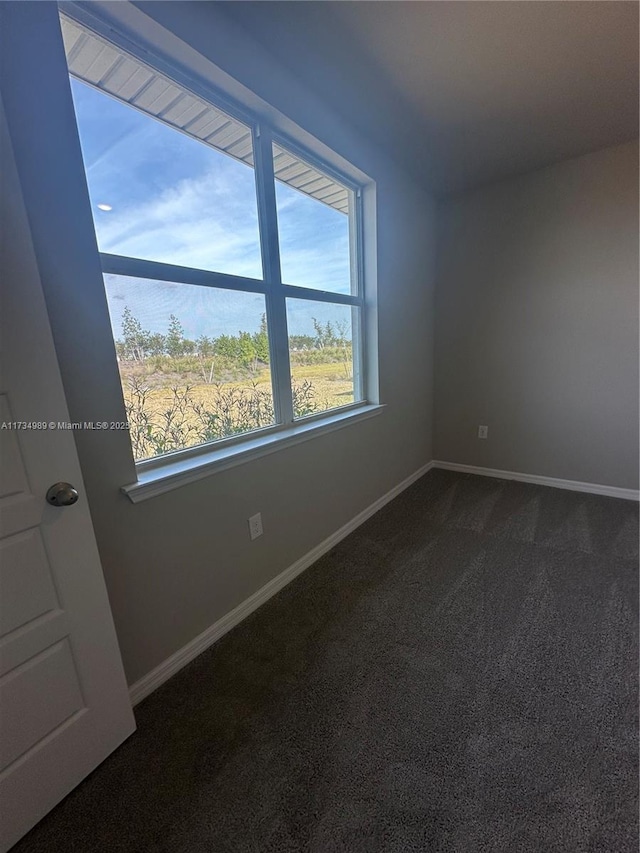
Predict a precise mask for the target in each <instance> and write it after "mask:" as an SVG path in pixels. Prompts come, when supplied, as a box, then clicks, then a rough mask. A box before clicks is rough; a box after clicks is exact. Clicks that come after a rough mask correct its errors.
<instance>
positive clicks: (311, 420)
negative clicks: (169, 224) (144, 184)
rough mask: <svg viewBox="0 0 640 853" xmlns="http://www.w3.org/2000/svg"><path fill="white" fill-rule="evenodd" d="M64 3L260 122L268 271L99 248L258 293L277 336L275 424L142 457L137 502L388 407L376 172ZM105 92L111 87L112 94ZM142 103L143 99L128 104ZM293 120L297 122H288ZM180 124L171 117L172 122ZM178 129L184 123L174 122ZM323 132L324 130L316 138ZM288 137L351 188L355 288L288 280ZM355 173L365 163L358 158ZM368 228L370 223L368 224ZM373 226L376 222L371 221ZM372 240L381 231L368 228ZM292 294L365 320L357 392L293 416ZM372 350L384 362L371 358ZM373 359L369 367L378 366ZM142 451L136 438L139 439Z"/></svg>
mask: <svg viewBox="0 0 640 853" xmlns="http://www.w3.org/2000/svg"><path fill="white" fill-rule="evenodd" d="M61 11H62V13H63V14H65V15H66V16H67V17H69V18H71V19H73V20H76V21H77V22H78V23H79V24H81V25H83V26H85V27H87V28H89V29H91V30H93V31H94V32H95V33H96V34H97V35H99V36H100V37H102V38H103V39H105V40H106V41H108V42H111V43H112V44H114V45H115V46H117V47H119V48H121V49H123V50H125V51H126V52H127V53H129V54H131V55H132V56H134V57H136V58H137V59H139V60H140V61H141V62H143V63H145V64H146V65H149V66H150V67H152V68H154V69H156V70H157V71H159V72H160V73H162V74H164V75H166V76H167V77H169V78H170V79H172V80H173V81H175V83H176V84H178V85H179V86H181V87H183V88H184V89H185V90H187V91H190V92H192V93H193V94H195V95H197V96H199V97H200V98H202V99H203V100H205V101H207V102H209V103H210V104H211V105H212V106H214V107H218V108H219V109H220V110H222V111H224V112H225V113H227V114H229V115H230V116H231V117H233V118H237V119H238V120H239V121H241V122H243V123H244V124H245V125H247V127H249V128H250V129H251V134H252V142H253V152H254V177H255V185H256V195H257V205H258V224H259V235H260V251H261V258H262V270H263V277H262V279H252V278H244V277H241V276H236V275H232V274H228V273H220V272H213V271H208V270H203V269H199V268H190V267H183V266H177V265H173V264H166V263H161V262H158V261H151V260H145V259H139V258H130V257H125V256H120V255H114V254H109V253H104V252H100V260H101V265H102V272H103V274H114V275H122V276H131V277H136V278H142V279H151V280H160V281H168V282H172V283H175V284H180V285H181V284H184V285H185V286H190V285H197V286H205V287H215V288H219V289H225V290H232V291H236V292H245V293H257V294H261V295H263V296H264V298H265V313H266V319H267V331H268V338H269V352H270V370H271V376H272V389H273V402H274V413H275V421H276V422H275V423H274V424H273V425H271V426H268V427H263V428H260V429H256V430H252V431H250V432H247V433H243V434H241V435H235V436H230V437H227V438H221V439H217V440H215V441H211V442H207V443H204V444H200V445H196V446H193V447H188V448H184V449H181V450H175V451H170V452H169V453H166V454H162V455H161V456H156V457H153V458H151V459H146V460H142V461H139V462H138V461H135V459H134V464H135V469H136V475H137V481H136V482H135V483H132V484H130V485H127V486H123V487H122V491H123V492H124V493H125V494H127V495H128V497H129V498H130V499H131V500H132V502H134V503H137V502H138V501H140V500H144V499H146V498H148V497H153V496H154V495H156V494H161V493H163V492H166V491H168V490H171V489H173V488H177V487H179V486H182V485H184V484H185V483H187V482H192V481H194V480H198V479H201V478H202V477H205V476H209V475H210V474H211V473H213V472H214V471H217V470H223V469H226V468H230V467H233V466H235V465H238V464H241V463H244V462H247V461H250V460H251V459H255V458H258V457H260V456H264V455H266V454H268V453H272V452H275V451H278V450H281V449H283V448H284V447H287V446H290V445H293V444H297V443H299V442H301V441H306V440H308V439H310V438H313V437H315V436H317V435H319V434H322V433H324V432H329V431H333V430H335V429H339V428H342V427H344V426H346V425H348V424H351V423H354V422H357V421H360V420H363V419H366V418H369V417H372V416H374V415H376V414H378V413H379V412H380V411H381V410H382V409H383V408H384V407H383V406H382V405H380V403H379V401H378V399H377V387H376V385H375V384H374V379H373V378H372V376H371V374H372V373H375V375H376V377H377V347H376V346H375V343H374V342H372V341H371V340H368V337H369V336H368V334H367V327H368V325H370V324H368V323H367V314H368V313H369V312H375V292H374V291H373V288H370V287H368V286H366V285H365V266H364V257H365V256H364V244H365V233H364V215H363V195H364V193H365V192H368V193H369V194H370V195H372V194H373V192H374V184H373V182H372V181H370V180H369V181H366V182H365V181H363V180H362V178H361V177H360V176H361V174H362V173H360V176H359V177H354V175H350V174H348V172H347V170H344V169H337V168H335V166H334V165H333V164H331V163H330V162H327V160H325V159H324V158H322V157H318V156H316V155H315V154H314V153H312V152H311V151H310V150H309V148H308V146H305V144H304V140H303V141H299V140H298V139H296V138H294V137H293V135H292V134H291V133H290V132H289V133H285V132H283V131H282V130H281V129H279V128H276V127H274V125H273V124H272V123H270V122H268V121H266V120H265V119H264V117H261V116H259V115H258V114H257V113H256V112H255V111H254V110H251V109H250V108H248V107H246V106H243V105H241V104H239V103H238V102H237V100H235V99H232V98H231V97H230V96H229V95H228V94H227V93H225V92H223V91H221V90H220V89H219V88H218V87H214V86H212V85H207V84H204V85H203V83H202V82H201V81H200V80H198V79H194V78H193V77H191V75H189V74H188V73H187V74H186V73H185V71H184V70H183V69H182V68H180V67H178V66H177V65H176V64H175V63H173V62H171V61H170V60H169V61H167V60H165V59H164V58H163V57H162V55H161V54H160V53H156V52H155V51H154V52H153V53H151V52H150V51H149V49H148V47H141V46H139V45H137V44H136V42H135V41H133V40H132V39H131V38H130V37H129V35H128V34H127V35H124V34H123V33H120V32H118V30H117V29H114V28H113V26H112V25H111V23H107V22H105V21H102V20H101V19H100V18H99V17H97V16H96V15H95V14H91V13H87V12H86V11H85V9H84V8H82V7H77V6H75V4H68V3H64V4H61ZM105 97H109V95H107V94H105ZM129 106H131V108H132V109H136V107H135V106H134V105H131V104H130V105H129ZM288 124H289V125H290V124H291V123H290V122H288ZM169 126H170V127H172V126H171V125H169ZM172 129H173V130H175V131H176V133H179V132H180V130H179V128H175V127H172ZM300 136H302V137H306V139H307V140H308V139H309V134H307V133H306V132H304V131H301V133H300ZM314 141H315V140H314ZM274 144H276V145H279V146H281V147H283V148H284V149H286V150H287V152H289V153H291V154H293V155H294V156H297V157H299V158H300V159H301V160H303V161H304V162H306V163H308V164H309V165H310V166H311V167H313V168H316V169H318V170H319V171H320V172H322V173H323V174H325V175H326V176H327V177H329V178H332V179H334V180H336V181H337V182H338V183H339V184H341V185H342V186H344V187H345V188H346V189H348V190H350V191H351V194H350V199H352V200H353V207H352V209H350V210H349V213H348V216H349V244H350V245H349V251H350V259H351V265H352V268H351V282H352V288H353V289H354V291H355V292H352V293H351V294H339V293H332V292H330V291H322V290H316V289H314V288H308V287H303V286H297V285H288V284H285V283H284V282H283V281H282V275H281V267H280V250H279V239H278V217H277V207H276V193H275V177H274V170H273V145H274ZM353 171H354V173H355V172H357V171H359V170H356V169H355V168H354V169H353ZM369 230H370V229H369V228H367V232H369ZM371 230H372V229H371ZM367 238H368V239H371V240H373V239H374V235H373V234H369V233H367ZM287 298H294V299H301V300H308V301H312V302H325V303H329V304H334V305H345V306H351V307H355V308H357V309H358V312H357V316H358V318H359V322H358V323H357V324H356V323H354V324H352V353H353V378H354V397H355V398H356V400H355V402H353V403H350V404H347V405H345V406H340V407H336V408H333V409H330V410H325V411H323V412H314V413H313V414H311V415H307V416H305V417H301V418H294V415H293V400H292V385H291V366H290V360H289V336H288V331H287V315H286V300H287ZM372 360H374V361H375V364H371V362H372ZM371 367H372V368H373V370H370V369H369V368H371ZM131 453H132V456H133V448H131Z"/></svg>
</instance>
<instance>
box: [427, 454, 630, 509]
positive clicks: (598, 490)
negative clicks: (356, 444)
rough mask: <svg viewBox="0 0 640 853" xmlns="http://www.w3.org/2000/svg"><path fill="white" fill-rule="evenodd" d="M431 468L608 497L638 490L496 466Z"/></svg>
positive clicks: (627, 496) (453, 464)
mask: <svg viewBox="0 0 640 853" xmlns="http://www.w3.org/2000/svg"><path fill="white" fill-rule="evenodd" d="M432 467H433V468H444V469H445V470H446V471H461V472H462V473H464V474H478V475H480V476H481V477H496V478H498V479H499V480H518V481H519V482H521V483H536V484H537V485H539V486H551V487H552V488H554V489H568V490H569V491H571V492H588V493H589V494H592V495H606V496H607V497H610V498H624V499H625V500H628V501H637V500H638V499H639V498H640V492H638V491H636V490H635V489H621V488H619V487H618V486H601V485H600V484H598V483H581V482H580V481H578V480H559V479H557V478H556V477H541V476H540V475H538V474H520V473H519V472H517V471H499V470H498V469H497V468H478V467H476V466H475V465H460V464H458V463H457V462H442V461H440V460H435V461H434V462H433V464H432Z"/></svg>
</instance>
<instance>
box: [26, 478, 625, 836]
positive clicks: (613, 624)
mask: <svg viewBox="0 0 640 853" xmlns="http://www.w3.org/2000/svg"><path fill="white" fill-rule="evenodd" d="M637 568H638V507H637V505H636V504H633V503H631V502H627V501H621V500H615V499H612V498H601V497H596V496H593V495H584V494H577V493H574V492H566V491H560V490H557V489H548V488H543V487H538V486H531V485H525V484H519V483H509V482H504V481H499V480H492V479H488V478H482V477H473V476H468V475H461V474H454V473H450V472H445V471H431V472H430V473H429V474H427V475H426V476H425V477H423V478H422V479H421V480H420V481H419V482H417V483H416V484H415V485H414V486H412V487H411V488H410V489H409V490H407V491H406V492H404V493H403V494H402V495H401V496H400V497H399V498H398V499H397V500H395V501H394V502H393V503H391V504H389V505H388V506H387V507H385V508H384V509H383V510H382V511H381V512H379V513H378V514H377V515H375V516H374V517H373V518H371V519H370V520H369V521H368V522H367V523H366V524H365V525H363V526H362V527H361V528H359V529H358V530H357V531H356V532H355V533H354V534H352V535H351V536H350V537H349V538H348V539H346V540H344V541H343V542H342V543H341V544H340V545H338V546H337V547H336V548H334V549H333V551H331V552H330V553H329V554H327V555H326V556H325V557H323V558H322V559H321V560H320V561H319V562H318V563H316V564H315V565H314V566H313V567H312V568H311V569H309V570H308V571H307V572H305V574H303V575H302V576H301V577H300V578H298V579H297V580H296V581H295V582H294V583H293V584H291V585H290V586H289V587H287V588H286V589H285V590H283V591H282V592H281V593H280V594H279V595H278V596H277V597H276V598H274V599H272V600H271V601H270V602H269V603H268V604H266V605H265V606H264V607H263V608H262V609H261V610H259V611H257V612H256V613H255V614H253V615H252V616H251V617H250V618H249V619H248V620H246V621H245V622H244V623H243V624H242V625H240V626H239V627H238V628H236V629H235V630H234V631H233V632H231V633H230V634H228V635H227V636H226V637H224V638H223V639H222V640H221V641H220V642H219V643H218V644H217V645H216V646H215V647H214V648H212V649H211V650H209V651H208V652H206V653H205V654H203V655H201V656H200V657H199V658H198V659H197V660H196V661H194V662H193V663H192V664H191V665H190V666H189V667H187V668H186V669H185V670H183V671H182V672H181V673H180V674H178V675H177V676H176V677H175V678H173V679H172V680H171V681H170V682H169V683H168V684H166V685H165V686H164V687H163V688H161V689H160V690H158V691H157V692H156V693H155V694H153V695H152V696H151V697H150V698H149V699H147V700H146V701H145V702H144V703H143V704H142V705H140V706H139V707H138V708H137V709H136V716H137V719H138V726H139V729H138V732H137V733H136V734H135V735H134V736H133V737H132V738H131V739H130V740H129V741H128V742H127V743H126V744H124V745H123V746H122V747H121V748H120V749H119V750H117V752H116V753H115V754H114V755H113V756H111V758H109V759H108V760H107V761H106V762H105V763H104V764H103V765H102V766H101V767H100V768H99V769H98V770H97V771H96V772H95V773H93V774H92V776H90V777H89V779H87V780H86V781H85V782H84V783H83V784H82V785H81V786H80V787H79V788H77V789H76V790H75V791H74V792H73V793H72V794H71V795H70V796H69V797H68V798H67V799H66V800H65V801H64V802H63V803H62V804H61V805H60V806H59V807H58V808H57V809H56V810H55V811H54V812H53V813H52V814H51V815H50V816H48V817H47V818H46V819H45V820H44V821H43V822H42V823H41V824H40V825H39V826H38V827H36V829H34V830H33V831H32V832H31V833H30V834H29V835H28V836H27V837H26V838H25V839H23V841H22V842H21V843H20V844H19V845H18V846H17V847H16V848H14V850H15V853H27V851H30V852H31V853H41V852H42V853H55V852H56V851H64V853H67V851H81V853H102V852H103V851H104V853H117V851H127V853H129V851H140V853H143V851H144V853H160V851H167V852H168V851H171V853H227V851H229V853H232V851H233V853H245V851H247V853H267V851H269V853H288V851H292V853H293V851H314V853H333V851H347V853H377V851H385V853H410V851H418V850H419V851H429V853H445V851H446V853H484V852H485V851H486V853H501V851H505V853H507V852H508V853H525V851H526V852H527V853H528V851H532V853H533V851H535V853H554V851H565V853H568V851H570V853H583V851H584V853H587V851H589V852H590V851H606V852H607V853H626V851H634V853H635V851H636V850H637V793H638V784H637V778H638V753H637V746H638V744H637V735H636V733H637V718H636V711H637V701H636V697H637V692H636V673H637V626H636V615H637V603H638V598H637V589H636V582H637Z"/></svg>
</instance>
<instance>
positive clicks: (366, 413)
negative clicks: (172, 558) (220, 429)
mask: <svg viewBox="0 0 640 853" xmlns="http://www.w3.org/2000/svg"><path fill="white" fill-rule="evenodd" d="M383 409H384V405H378V404H368V405H364V406H361V407H360V408H358V409H355V410H353V409H352V410H349V411H348V412H339V413H336V414H333V415H332V414H329V415H327V417H326V418H322V419H321V420H313V421H309V422H306V423H298V424H294V425H293V426H291V427H288V428H287V429H283V430H280V431H278V432H274V433H271V434H270V435H266V436H264V435H262V436H259V437H256V438H253V439H252V438H247V440H246V441H243V442H242V443H241V444H233V445H227V446H226V447H217V448H215V449H208V448H205V449H203V452H202V453H199V454H197V455H196V456H190V457H188V458H183V459H180V460H179V461H170V460H167V461H166V463H164V464H163V463H162V462H160V463H159V464H158V466H157V467H153V468H147V469H146V470H144V471H139V472H138V480H137V482H135V483H131V484H130V485H128V486H122V489H121V491H122V492H124V494H125V495H126V496H127V497H128V498H129V500H130V501H131V502H132V503H140V501H145V500H147V499H148V498H153V497H155V496H156V495H161V494H164V492H170V491H171V490H172V489H178V488H180V487H181V486H185V485H186V484H187V483H193V482H195V481H196V480H201V479H202V478H203V477H208V476H210V475H211V474H214V473H216V472H217V471H224V470H226V469H227V468H234V467H235V466H236V465H243V464H244V463H246V462H251V461H252V460H253V459H259V458H260V457H262V456H267V455H268V454H269V453H276V452H277V451H279V450H284V449H285V448H286V447H291V446H293V445H294V444H300V443H301V442H303V441H308V440H309V439H310V438H316V436H319V435H323V434H324V433H327V432H333V431H334V430H336V429H341V428H342V427H345V426H348V425H350V424H354V423H358V422H359V421H364V420H367V419H368V418H372V417H374V415H378V414H380V413H381V412H382V410H383Z"/></svg>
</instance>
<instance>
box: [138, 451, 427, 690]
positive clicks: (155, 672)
mask: <svg viewBox="0 0 640 853" xmlns="http://www.w3.org/2000/svg"><path fill="white" fill-rule="evenodd" d="M433 465H434V463H433V462H428V463H427V464H426V465H423V466H422V468H419V469H418V470H417V471H414V473H413V474H411V475H410V476H409V477H407V478H406V480H403V481H402V482H401V483H398V485H397V486H395V487H394V488H393V489H391V491H389V492H387V493H386V494H385V495H383V496H382V497H381V498H378V500H377V501H374V503H372V504H371V505H370V506H368V507H367V508H366V509H365V510H363V511H362V512H361V513H359V514H358V515H356V517H355V518H352V519H351V521H349V522H347V524H345V525H344V527H341V528H340V529H339V530H337V531H336V532H335V533H333V534H332V535H331V536H329V537H327V539H325V540H324V542H321V543H320V544H319V545H317V546H316V547H315V548H313V549H312V550H311V551H309V552H308V553H307V554H305V555H304V557H301V558H300V559H299V560H297V561H296V562H295V563H294V564H293V565H291V566H289V568H288V569H285V570H284V571H283V572H281V573H280V574H279V575H278V576H277V577H275V578H273V580H270V581H269V583H267V584H265V585H264V586H263V587H262V588H261V589H259V590H258V591H257V592H254V594H253V595H251V596H249V598H247V599H246V600H245V601H243V602H242V604H239V605H238V606H237V607H235V608H234V609H233V610H231V611H230V612H229V613H227V614H226V615H225V616H223V617H222V618H221V619H218V621H217V622H214V624H213V625H211V626H210V627H209V628H207V629H206V631H203V632H202V634H199V635H198V636H197V637H196V638H195V639H193V640H191V642H190V643H187V645H186V646H183V647H182V648H181V649H179V650H178V651H177V652H175V654H173V655H171V657H169V658H167V659H166V660H165V661H163V662H162V663H161V664H159V665H158V666H157V667H155V669H152V670H151V672H149V673H148V674H147V675H145V676H143V677H142V678H141V679H140V680H139V681H136V682H135V684H132V685H131V687H130V688H129V695H130V697H131V703H132V704H133V705H137V703H138V702H141V701H142V700H143V699H144V698H145V697H146V696H148V695H149V694H150V693H153V691H154V690H156V689H157V688H158V687H160V685H161V684H164V682H165V681H167V680H168V679H169V678H171V676H172V675H175V674H176V673H177V672H178V671H179V670H181V669H182V667H183V666H186V665H187V664H188V663H190V662H191V661H192V660H193V659H194V658H196V657H197V656H198V655H199V654H201V653H202V652H204V651H205V649H208V648H209V646H211V645H213V643H215V642H216V640H219V639H220V637H222V636H224V634H226V633H227V631H230V630H231V629H232V628H234V627H235V626H236V625H238V624H239V623H240V622H242V620H243V619H246V618H247V616H248V615H249V614H250V613H253V611H254V610H257V609H258V607H260V605H261V604H264V603H265V601H268V600H269V599H270V598H271V596H273V595H275V594H276V593H277V592H279V591H280V590H281V589H282V588H283V587H285V586H286V585H287V584H288V583H290V582H291V581H292V580H293V579H294V578H295V577H297V576H298V575H299V574H301V573H302V572H303V571H304V570H305V569H308V568H309V566H311V565H312V564H313V563H315V562H316V560H318V559H319V558H320V557H322V555H323V554H326V552H327V551H329V550H330V549H331V548H333V546H334V545H337V544H338V542H340V541H341V540H342V539H344V538H345V537H346V536H348V535H349V534H350V533H352V532H353V531H354V530H355V529H356V528H357V527H359V526H360V525H361V524H363V523H364V522H365V521H366V520H367V519H368V518H370V517H371V516H372V515H373V514H374V513H376V512H378V510H379V509H382V507H383V506H385V504H388V503H389V502H390V501H392V500H393V499H394V498H395V497H397V496H398V495H399V494H400V492H403V491H404V490H405V489H406V488H408V487H409V486H410V485H411V484H412V483H415V481H416V480H418V479H420V477H422V476H423V475H424V474H426V473H427V471H429V470H430V469H431V468H432V467H433Z"/></svg>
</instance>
